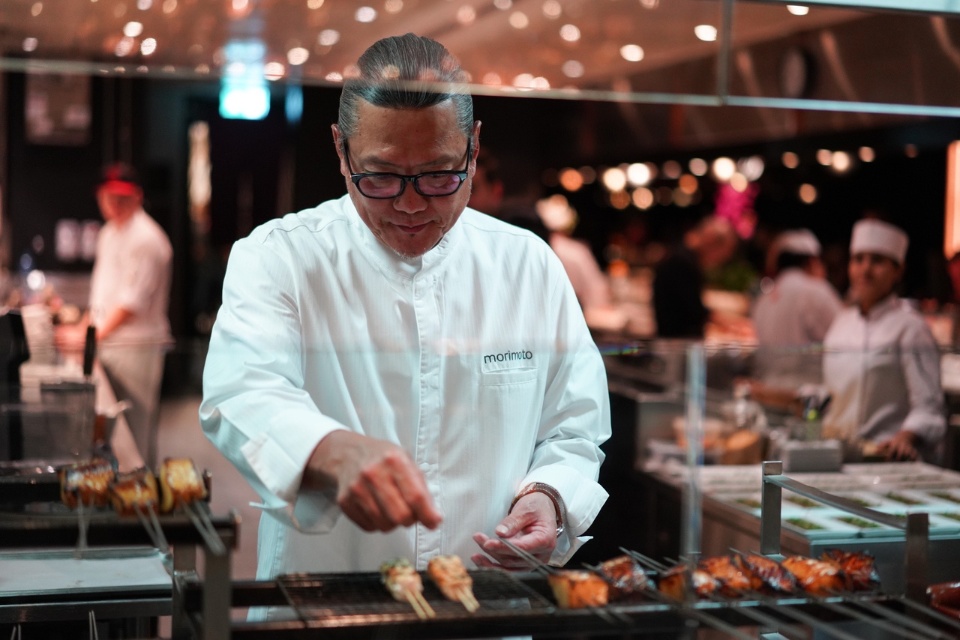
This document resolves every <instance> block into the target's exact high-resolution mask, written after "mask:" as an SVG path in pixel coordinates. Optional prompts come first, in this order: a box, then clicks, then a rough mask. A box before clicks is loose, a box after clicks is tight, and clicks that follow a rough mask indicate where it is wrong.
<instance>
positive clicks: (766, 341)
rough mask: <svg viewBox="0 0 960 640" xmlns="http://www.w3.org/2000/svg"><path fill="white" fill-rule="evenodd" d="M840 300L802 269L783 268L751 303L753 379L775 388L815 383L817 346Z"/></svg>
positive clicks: (818, 359)
mask: <svg viewBox="0 0 960 640" xmlns="http://www.w3.org/2000/svg"><path fill="white" fill-rule="evenodd" d="M842 309H843V302H842V301H841V300H840V296H838V295H837V292H836V291H835V290H834V288H833V286H832V285H831V284H830V283H829V282H827V281H826V280H824V279H823V278H815V277H813V276H811V275H809V274H808V273H806V272H805V271H803V270H802V269H799V268H792V269H786V270H784V271H783V272H781V273H780V275H779V276H777V279H776V281H775V283H774V286H773V289H772V290H771V291H769V292H767V293H765V294H763V295H762V296H760V297H759V298H758V299H757V301H756V303H755V304H754V307H753V314H752V315H753V324H754V328H755V330H756V334H757V344H758V349H757V353H756V374H757V377H759V378H760V379H762V380H764V381H765V382H766V383H768V384H771V385H775V386H792V385H800V384H804V383H817V382H819V381H820V373H821V370H822V366H823V365H822V363H821V353H820V350H819V346H820V345H821V343H822V342H823V338H824V336H825V335H826V334H827V329H829V328H830V324H831V323H832V322H833V320H834V318H835V317H836V316H837V314H838V313H840V311H841V310H842Z"/></svg>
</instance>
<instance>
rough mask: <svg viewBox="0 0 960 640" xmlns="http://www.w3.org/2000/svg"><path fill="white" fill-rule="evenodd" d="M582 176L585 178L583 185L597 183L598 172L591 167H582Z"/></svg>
mask: <svg viewBox="0 0 960 640" xmlns="http://www.w3.org/2000/svg"><path fill="white" fill-rule="evenodd" d="M580 175H581V176H582V177H583V184H593V183H594V182H596V181H597V170H596V169H594V168H593V167H591V166H589V165H586V166H583V167H580Z"/></svg>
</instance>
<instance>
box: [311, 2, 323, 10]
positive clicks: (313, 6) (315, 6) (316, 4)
mask: <svg viewBox="0 0 960 640" xmlns="http://www.w3.org/2000/svg"><path fill="white" fill-rule="evenodd" d="M322 6H323V0H307V9H313V10H317V9H319V8H320V7H322Z"/></svg>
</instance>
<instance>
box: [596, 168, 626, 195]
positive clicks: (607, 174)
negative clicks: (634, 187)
mask: <svg viewBox="0 0 960 640" xmlns="http://www.w3.org/2000/svg"><path fill="white" fill-rule="evenodd" d="M600 180H601V181H602V182H603V186H604V187H606V188H607V190H608V191H610V192H614V191H623V189H624V187H626V186H627V174H626V172H625V171H624V170H623V169H621V168H620V167H610V168H609V169H607V170H606V171H604V172H603V174H602V176H601V178H600Z"/></svg>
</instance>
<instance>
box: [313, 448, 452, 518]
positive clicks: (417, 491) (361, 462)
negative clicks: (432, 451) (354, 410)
mask: <svg viewBox="0 0 960 640" xmlns="http://www.w3.org/2000/svg"><path fill="white" fill-rule="evenodd" d="M304 486H305V487H306V488H308V489H309V488H321V487H327V486H335V487H336V488H337V504H338V505H339V506H340V509H341V510H342V511H343V513H344V515H346V516H347V517H348V518H350V519H351V520H353V521H354V522H355V523H356V524H357V525H358V526H359V527H360V528H362V529H363V530H364V531H390V530H392V529H394V528H396V527H398V526H403V527H409V526H412V525H414V524H415V523H417V522H421V523H423V524H424V525H426V526H427V527H429V528H431V529H435V528H436V527H437V526H438V525H439V524H440V521H441V520H442V519H443V517H442V516H441V515H440V512H439V511H438V510H437V508H436V506H435V505H434V503H433V497H432V496H431V495H430V492H429V491H428V490H427V485H426V482H425V481H424V478H423V474H422V473H420V470H419V469H418V468H417V466H416V465H415V464H414V463H413V460H411V459H410V456H409V455H407V452H406V451H404V450H403V449H401V448H400V447H398V446H397V445H395V444H392V443H390V442H386V441H384V440H377V439H375V438H370V437H367V436H362V435H359V434H357V433H354V432H352V431H334V432H332V433H330V434H329V435H327V436H326V437H325V438H324V439H323V440H321V441H320V444H318V445H317V448H316V449H314V451H313V454H312V455H311V456H310V460H309V462H308V463H307V469H306V472H305V476H304Z"/></svg>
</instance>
